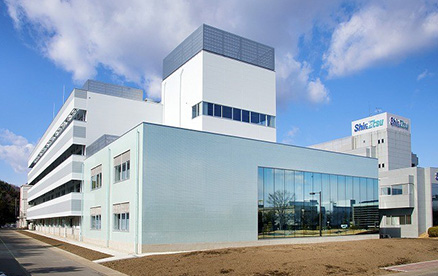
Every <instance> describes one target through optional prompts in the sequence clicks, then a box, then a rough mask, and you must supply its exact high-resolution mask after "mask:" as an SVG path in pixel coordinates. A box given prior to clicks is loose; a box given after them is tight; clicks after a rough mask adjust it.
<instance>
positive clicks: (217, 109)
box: [213, 104, 222, 117]
mask: <svg viewBox="0 0 438 276" xmlns="http://www.w3.org/2000/svg"><path fill="white" fill-rule="evenodd" d="M213 116H215V117H222V106H221V105H219V104H215V105H214V114H213Z"/></svg>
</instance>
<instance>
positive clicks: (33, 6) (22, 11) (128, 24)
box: [6, 0, 340, 98]
mask: <svg viewBox="0 0 438 276" xmlns="http://www.w3.org/2000/svg"><path fill="white" fill-rule="evenodd" d="M339 3H340V1H301V0H295V1H275V2H266V1H261V0H260V1H248V0H242V1H235V0H224V1H218V2H211V1H202V0H194V1H172V0H151V1H143V0H130V1H117V0H106V1H88V0H76V1H61V0H41V1H33V0H6V4H7V7H8V13H9V15H10V17H11V18H12V19H13V21H14V23H15V26H16V27H17V29H18V30H20V29H21V30H26V31H30V33H31V34H32V37H33V38H35V40H36V44H37V45H38V47H39V48H38V49H39V51H40V52H41V53H42V54H43V55H44V56H45V57H47V58H48V59H50V60H51V61H53V62H54V63H55V64H56V65H57V66H59V67H60V68H62V69H64V70H66V71H68V72H70V73H71V74H72V76H73V79H74V80H75V81H76V83H77V84H80V83H81V82H83V81H84V80H86V79H88V78H93V77H95V76H96V74H97V72H98V69H99V67H100V66H101V67H103V68H106V69H109V70H110V71H112V72H113V73H114V74H115V75H117V76H120V77H121V79H122V80H126V81H130V82H135V83H137V84H139V85H140V86H142V87H143V88H145V89H146V91H147V96H148V97H152V98H157V97H159V94H160V93H159V92H158V91H159V86H158V82H159V80H160V77H159V76H161V66H162V59H163V58H164V57H165V55H166V54H168V53H169V51H170V50H172V49H173V48H174V47H175V46H176V45H177V44H178V43H179V42H181V41H182V39H184V38H185V37H186V36H187V35H189V34H190V33H191V32H192V31H194V30H195V29H196V28H197V27H198V26H199V25H201V24H202V23H207V24H210V25H213V26H216V27H219V28H222V29H225V30H228V31H231V32H234V33H236V34H240V35H243V36H245V37H248V38H251V39H253V40H257V41H260V42H262V43H265V44H268V45H271V46H274V47H275V48H276V53H277V55H280V56H282V55H284V53H287V52H289V53H292V55H293V56H297V54H298V42H299V40H300V38H303V37H304V38H307V37H310V36H311V34H312V28H313V27H314V24H315V22H316V21H318V20H319V21H321V22H324V24H329V23H327V22H330V20H331V13H332V11H334V10H336V9H337V8H338V6H339ZM303 10H305V11H306V12H302V11H303ZM279 22H281V23H280V24H279ZM26 33H27V32H26ZM298 66H299V68H301V69H298V68H293V69H294V70H295V71H293V72H291V74H298V75H300V76H297V77H296V78H297V82H300V80H299V79H300V78H303V77H306V75H308V73H307V71H308V70H309V69H308V65H306V64H304V63H303V64H298ZM300 70H303V72H301V71H300ZM286 77H288V78H289V80H290V81H292V82H293V80H292V79H291V78H293V77H292V76H291V75H290V74H289V75H287V76H286ZM119 79H120V78H119ZM299 85H300V84H297V86H293V87H291V88H294V89H297V88H298V86H299ZM306 85H307V84H306V83H304V88H303V89H304V90H303V91H306V89H307V88H306ZM282 93H283V94H284V95H285V96H290V95H291V93H292V92H291V93H287V92H282ZM294 93H295V92H294ZM296 93H298V92H296Z"/></svg>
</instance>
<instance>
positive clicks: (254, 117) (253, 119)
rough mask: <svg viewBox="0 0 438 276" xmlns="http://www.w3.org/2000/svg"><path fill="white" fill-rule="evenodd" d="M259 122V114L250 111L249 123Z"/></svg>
mask: <svg viewBox="0 0 438 276" xmlns="http://www.w3.org/2000/svg"><path fill="white" fill-rule="evenodd" d="M259 122H260V114H259V113H257V112H251V123H253V124H258V123H259Z"/></svg>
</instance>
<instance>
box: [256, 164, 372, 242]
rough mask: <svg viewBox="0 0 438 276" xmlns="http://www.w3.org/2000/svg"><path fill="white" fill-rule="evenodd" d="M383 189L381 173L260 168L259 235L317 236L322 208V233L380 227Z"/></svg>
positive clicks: (367, 230) (358, 232) (275, 236)
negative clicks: (372, 175)
mask: <svg viewBox="0 0 438 276" xmlns="http://www.w3.org/2000/svg"><path fill="white" fill-rule="evenodd" d="M319 191H321V201H322V202H321V209H319V202H318V201H319V194H318V193H319ZM377 192H378V182H377V179H367V178H360V177H352V176H343V175H330V174H320V173H312V172H302V171H293V170H284V169H272V168H259V169H258V208H259V211H258V224H259V226H258V233H259V238H278V237H303V236H317V235H319V228H320V225H319V213H320V212H321V215H322V222H321V225H322V235H351V234H361V233H371V232H373V231H374V232H375V231H376V229H377V228H376V227H377V226H378V222H379V217H378V195H377Z"/></svg>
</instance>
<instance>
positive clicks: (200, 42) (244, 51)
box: [163, 24, 275, 79]
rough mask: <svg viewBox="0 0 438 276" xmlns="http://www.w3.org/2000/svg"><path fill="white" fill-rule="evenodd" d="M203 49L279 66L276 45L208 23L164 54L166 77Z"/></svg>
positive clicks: (164, 77)
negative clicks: (266, 43) (276, 62)
mask: <svg viewBox="0 0 438 276" xmlns="http://www.w3.org/2000/svg"><path fill="white" fill-rule="evenodd" d="M201 50H205V51H208V52H211V53H214V54H218V55H221V56H225V57H228V58H232V59H235V60H238V61H242V62H246V63H249V64H252V65H255V66H259V67H262V68H265V69H269V70H272V71H274V70H275V58H274V57H275V51H274V48H272V47H269V46H266V45H264V44H261V43H258V42H255V41H252V40H249V39H246V38H243V37H241V36H238V35H235V34H232V33H229V32H225V31H223V30H220V29H217V28H214V27H211V26H208V25H205V24H204V25H202V26H201V27H199V28H198V29H197V30H196V31H194V32H193V33H192V34H191V35H189V36H188V37H187V38H186V39H185V40H184V41H183V42H182V43H181V44H179V45H178V46H177V47H176V48H175V49H174V50H173V51H172V52H171V53H170V54H169V55H168V56H167V57H165V58H164V60H163V79H166V78H167V77H168V76H169V75H170V74H172V73H173V72H174V71H175V70H177V69H178V68H179V67H181V66H182V65H183V64H184V63H186V62H187V61H188V60H190V59H191V58H192V57H193V56H195V55H196V54H197V53H198V52H199V51H201Z"/></svg>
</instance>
